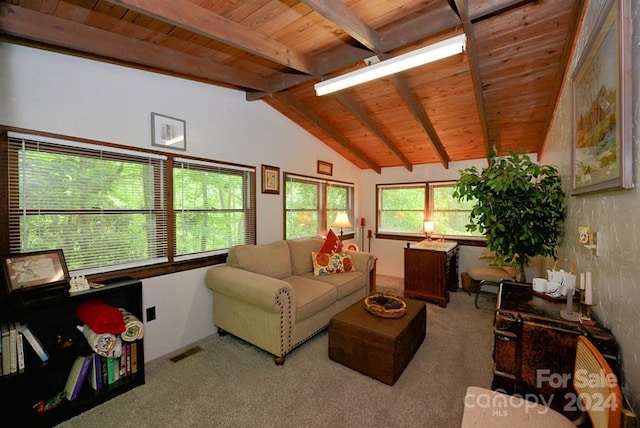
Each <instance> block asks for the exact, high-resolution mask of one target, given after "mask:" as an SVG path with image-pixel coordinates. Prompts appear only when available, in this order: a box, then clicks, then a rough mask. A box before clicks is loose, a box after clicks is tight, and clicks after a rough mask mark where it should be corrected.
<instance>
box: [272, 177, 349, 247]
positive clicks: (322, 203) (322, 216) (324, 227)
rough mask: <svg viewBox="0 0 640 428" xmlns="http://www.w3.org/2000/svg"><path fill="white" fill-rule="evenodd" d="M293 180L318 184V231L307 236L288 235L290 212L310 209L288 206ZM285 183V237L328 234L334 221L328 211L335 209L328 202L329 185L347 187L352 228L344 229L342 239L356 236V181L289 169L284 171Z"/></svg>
mask: <svg viewBox="0 0 640 428" xmlns="http://www.w3.org/2000/svg"><path fill="white" fill-rule="evenodd" d="M291 182H299V183H307V184H316V185H317V186H318V187H317V195H318V206H317V207H316V209H315V211H316V212H317V216H318V229H317V230H316V233H315V234H314V235H308V236H306V235H305V236H299V237H293V238H288V237H287V217H288V214H289V213H290V212H296V211H309V210H302V209H297V208H288V207H287V190H288V184H289V183H291ZM283 183H284V186H283V187H284V190H283V194H284V198H283V239H303V238H307V237H313V236H325V235H326V234H327V232H328V231H329V229H330V228H331V224H330V221H332V220H331V219H330V218H329V217H328V215H327V213H328V212H329V211H335V210H334V209H333V208H332V209H331V210H329V208H328V203H327V188H328V187H341V188H345V189H347V195H346V202H347V209H346V212H347V216H348V217H349V220H350V221H351V226H352V227H351V228H350V229H344V230H343V232H345V233H344V234H343V236H342V239H353V238H354V237H355V230H356V226H357V225H356V224H355V217H354V216H355V184H354V183H350V182H346V181H338V180H327V179H322V178H318V177H312V176H307V175H302V174H297V173H294V172H287V171H285V172H284V173H283ZM334 229H335V228H334ZM334 232H335V233H336V234H339V232H340V231H339V230H334Z"/></svg>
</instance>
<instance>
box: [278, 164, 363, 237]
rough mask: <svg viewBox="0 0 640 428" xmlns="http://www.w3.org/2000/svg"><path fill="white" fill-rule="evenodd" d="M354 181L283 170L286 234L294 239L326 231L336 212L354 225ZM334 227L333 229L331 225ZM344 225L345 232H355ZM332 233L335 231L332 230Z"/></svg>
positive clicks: (352, 228)
mask: <svg viewBox="0 0 640 428" xmlns="http://www.w3.org/2000/svg"><path fill="white" fill-rule="evenodd" d="M354 187H355V185H354V184H353V183H343V182H337V181H329V180H322V179H318V178H314V177H306V176H301V175H296V174H292V173H286V172H285V173H284V193H285V207H284V212H285V237H286V239H297V238H305V237H311V236H318V235H322V234H325V233H327V231H328V230H329V229H330V228H331V225H332V224H333V222H334V221H335V219H336V215H337V213H338V212H339V211H344V212H346V213H347V216H348V217H349V220H350V221H351V224H352V225H353V224H354V217H353V216H354V209H353V206H354V202H353V201H354ZM334 229H335V228H334ZM354 230H355V229H354V227H351V228H344V229H343V233H344V234H347V235H348V234H352V233H354ZM334 232H338V231H336V230H334Z"/></svg>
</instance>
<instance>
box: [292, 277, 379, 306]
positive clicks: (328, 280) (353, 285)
mask: <svg viewBox="0 0 640 428" xmlns="http://www.w3.org/2000/svg"><path fill="white" fill-rule="evenodd" d="M302 276H303V277H305V278H309V279H314V280H315V281H317V282H324V283H325V284H330V285H331V286H333V287H335V289H336V290H337V292H338V300H340V299H342V298H343V297H346V296H348V295H350V294H352V293H354V292H356V291H358V290H364V289H365V287H366V285H367V277H366V276H365V274H364V272H356V271H351V272H343V273H341V274H339V275H320V276H314V275H313V273H312V272H309V273H305V274H303V275H302ZM362 297H364V295H363V296H362Z"/></svg>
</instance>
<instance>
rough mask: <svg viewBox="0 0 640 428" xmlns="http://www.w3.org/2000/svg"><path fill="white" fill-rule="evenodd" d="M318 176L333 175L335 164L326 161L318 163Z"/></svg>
mask: <svg viewBox="0 0 640 428" xmlns="http://www.w3.org/2000/svg"><path fill="white" fill-rule="evenodd" d="M318 174H324V175H333V164H332V163H329V162H325V161H321V160H319V161H318Z"/></svg>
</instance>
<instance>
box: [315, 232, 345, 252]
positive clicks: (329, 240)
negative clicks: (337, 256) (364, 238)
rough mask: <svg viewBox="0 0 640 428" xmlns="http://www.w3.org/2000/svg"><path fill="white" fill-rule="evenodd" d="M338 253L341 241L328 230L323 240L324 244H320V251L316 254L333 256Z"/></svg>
mask: <svg viewBox="0 0 640 428" xmlns="http://www.w3.org/2000/svg"><path fill="white" fill-rule="evenodd" d="M340 251H342V241H341V240H340V238H338V235H336V234H335V233H334V232H333V230H331V229H329V232H327V237H326V238H325V240H324V244H322V248H320V251H318V252H319V253H325V254H333V253H339V252H340Z"/></svg>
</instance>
